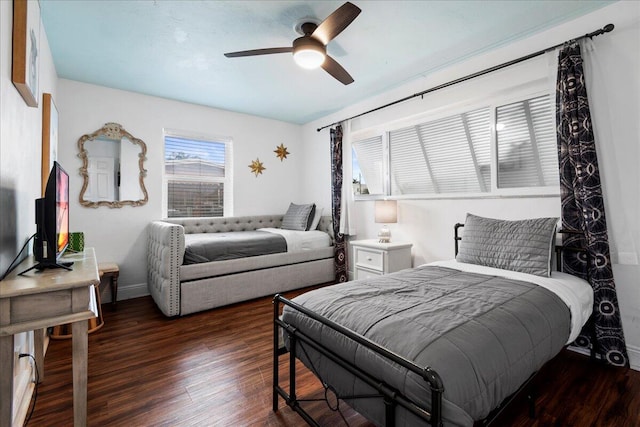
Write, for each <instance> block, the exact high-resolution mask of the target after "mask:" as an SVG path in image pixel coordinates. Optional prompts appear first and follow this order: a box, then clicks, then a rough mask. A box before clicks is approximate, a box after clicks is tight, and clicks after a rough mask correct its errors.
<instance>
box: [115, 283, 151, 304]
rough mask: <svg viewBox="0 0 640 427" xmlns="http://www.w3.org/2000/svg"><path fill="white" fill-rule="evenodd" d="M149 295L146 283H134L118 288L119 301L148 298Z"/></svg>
mask: <svg viewBox="0 0 640 427" xmlns="http://www.w3.org/2000/svg"><path fill="white" fill-rule="evenodd" d="M147 295H150V294H149V288H148V287H147V284H146V283H134V284H133V285H127V286H119V287H118V301H122V300H126V299H133V298H140V297H146V296H147ZM105 302H106V301H105Z"/></svg>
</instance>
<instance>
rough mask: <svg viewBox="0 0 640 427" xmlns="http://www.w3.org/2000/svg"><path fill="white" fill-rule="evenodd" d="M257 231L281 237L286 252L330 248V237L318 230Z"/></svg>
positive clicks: (264, 229)
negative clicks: (285, 246)
mask: <svg viewBox="0 0 640 427" xmlns="http://www.w3.org/2000/svg"><path fill="white" fill-rule="evenodd" d="M259 230H260V231H267V232H269V233H274V234H278V235H280V236H282V237H283V238H284V239H285V240H286V241H287V252H300V251H308V250H312V249H320V248H328V247H329V246H331V237H330V236H329V235H328V234H327V233H325V232H324V231H320V230H308V231H298V230H285V229H282V228H259Z"/></svg>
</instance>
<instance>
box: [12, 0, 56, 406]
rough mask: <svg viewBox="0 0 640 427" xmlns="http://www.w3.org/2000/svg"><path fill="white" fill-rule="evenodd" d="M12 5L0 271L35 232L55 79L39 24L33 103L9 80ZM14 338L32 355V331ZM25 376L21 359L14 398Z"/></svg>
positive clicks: (26, 362)
mask: <svg viewBox="0 0 640 427" xmlns="http://www.w3.org/2000/svg"><path fill="white" fill-rule="evenodd" d="M12 5H13V3H12V2H9V1H0V274H3V273H4V271H5V270H6V269H7V267H9V264H10V263H11V261H12V260H13V258H14V257H15V256H16V255H17V253H18V251H19V250H20V249H21V248H22V245H23V244H24V243H25V242H26V241H27V239H28V238H29V236H31V235H32V234H33V233H35V231H36V226H35V213H34V212H35V202H34V200H35V199H36V198H38V197H40V192H41V188H40V187H41V179H40V175H41V172H40V162H41V159H42V93H43V92H47V93H51V94H52V95H53V99H54V100H55V99H56V96H57V91H56V85H57V79H58V76H57V74H56V71H55V68H54V66H53V59H52V58H51V51H50V50H49V42H48V41H47V36H46V34H45V32H44V28H43V27H42V25H41V27H40V52H39V55H40V69H39V72H40V81H39V86H40V94H39V95H38V99H39V101H38V107H37V108H34V107H28V106H27V104H25V102H24V100H23V99H22V97H21V96H20V94H19V93H18V91H17V90H16V88H15V86H14V85H13V83H12V82H11V55H12V47H11V40H12V29H13V25H12V17H13V8H12ZM1 286H2V282H0V287H1ZM15 343H16V345H15V347H16V350H18V351H20V352H22V353H30V354H33V334H32V333H31V332H29V333H22V334H18V335H16V338H15ZM0 374H1V375H6V372H2V373H0ZM30 376H31V368H30V366H29V359H28V358H23V359H20V361H19V363H18V364H16V366H15V369H14V392H15V396H17V397H18V398H20V396H23V395H24V393H25V390H26V385H27V384H28V382H29V379H30Z"/></svg>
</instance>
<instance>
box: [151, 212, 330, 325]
mask: <svg viewBox="0 0 640 427" xmlns="http://www.w3.org/2000/svg"><path fill="white" fill-rule="evenodd" d="M292 205H293V204H292ZM298 206H301V205H294V207H298ZM291 210H292V207H291V206H290V209H289V210H287V213H285V214H284V215H256V216H246V217H224V218H184V219H166V220H163V221H152V222H151V223H150V224H149V226H148V233H147V284H148V286H149V293H150V294H151V296H152V297H153V300H154V301H155V303H156V305H157V306H158V308H159V309H160V310H161V311H162V313H163V314H165V315H166V316H170V317H173V316H184V315H187V314H191V313H195V312H199V311H203V310H209V309H212V308H216V307H221V306H224V305H228V304H234V303H237V302H240V301H246V300H250V299H253V298H258V297H262V296H266V295H273V294H274V293H276V292H285V291H288V290H292V289H298V288H302V287H305V286H311V285H316V284H322V283H329V282H333V281H334V279H335V269H334V259H333V258H334V253H333V252H334V251H333V249H334V248H333V246H332V245H333V241H332V239H333V238H332V236H333V230H332V228H333V225H332V222H331V217H327V216H322V215H321V214H322V212H321V211H320V212H317V211H316V212H314V215H313V220H312V221H311V222H312V223H313V224H305V225H302V224H300V227H299V228H300V229H297V228H298V227H297V226H296V224H294V223H292V222H291V221H289V219H290V218H291V216H292V215H288V214H289V213H290V211H291ZM283 226H284V227H289V228H283ZM303 227H304V228H305V229H302V228H303ZM306 228H309V230H306Z"/></svg>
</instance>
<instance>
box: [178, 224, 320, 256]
mask: <svg viewBox="0 0 640 427" xmlns="http://www.w3.org/2000/svg"><path fill="white" fill-rule="evenodd" d="M184 241H185V251H184V262H183V265H190V264H199V263H205V262H211V261H225V260H230V259H238V258H247V257H252V256H260V255H270V254H277V253H283V252H301V251H308V250H314V249H320V248H327V247H330V246H331V237H329V235H328V234H327V233H325V232H324V231H320V230H309V231H298V230H284V229H281V228H260V229H258V230H255V231H233V232H221V233H192V234H185V236H184Z"/></svg>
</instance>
